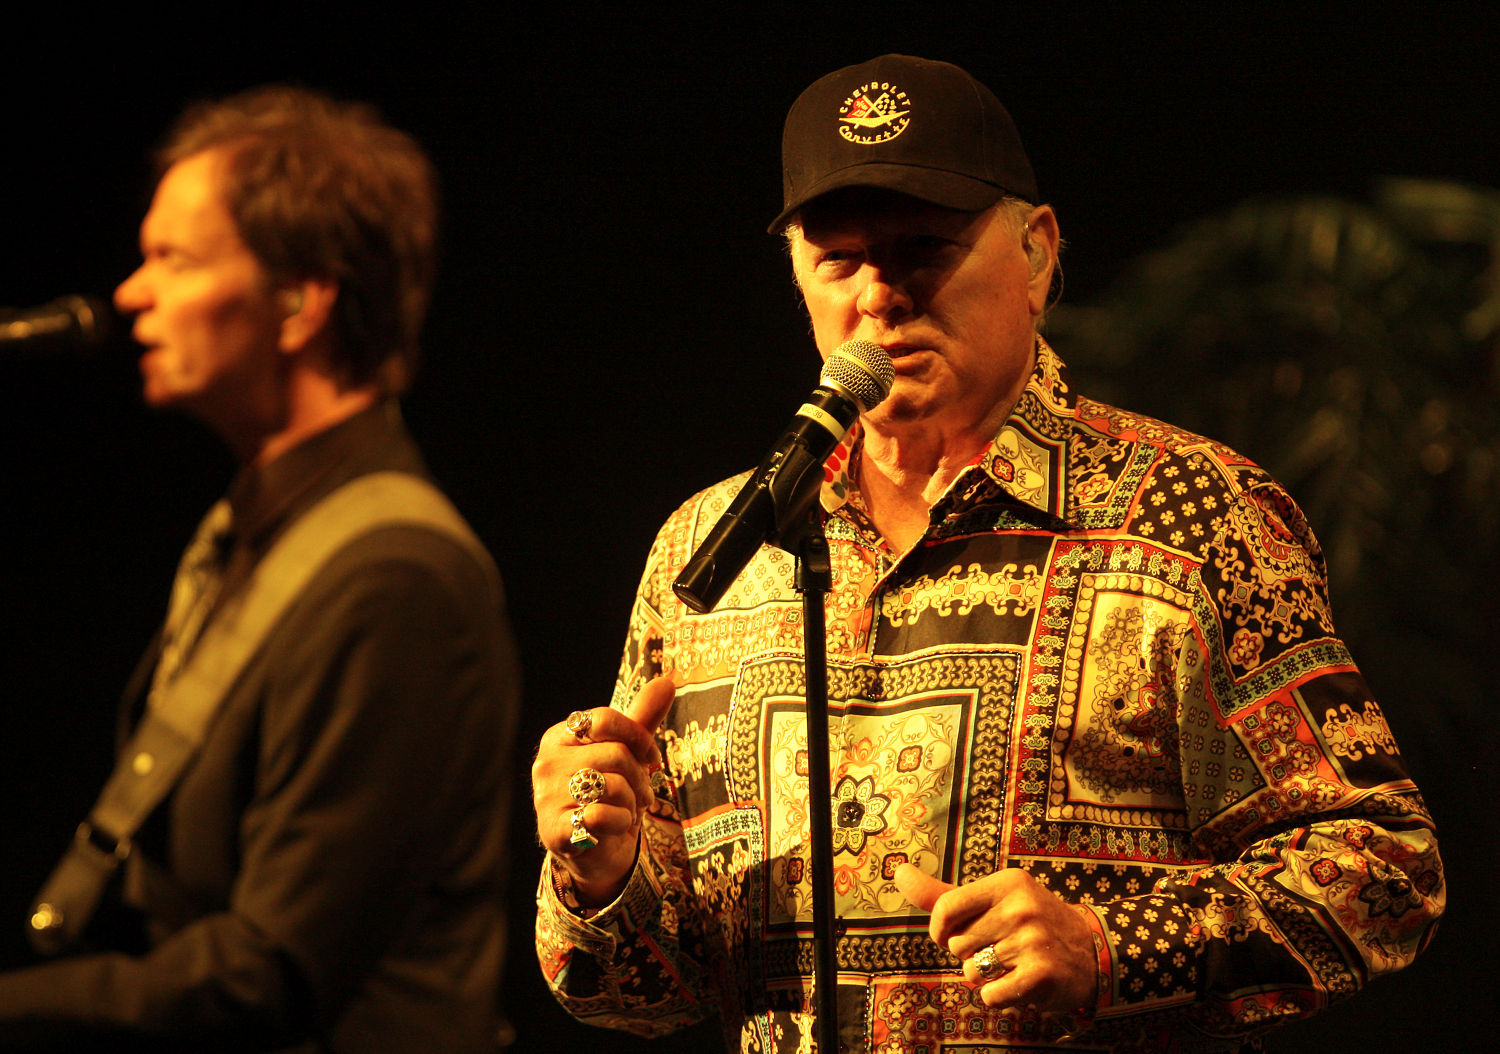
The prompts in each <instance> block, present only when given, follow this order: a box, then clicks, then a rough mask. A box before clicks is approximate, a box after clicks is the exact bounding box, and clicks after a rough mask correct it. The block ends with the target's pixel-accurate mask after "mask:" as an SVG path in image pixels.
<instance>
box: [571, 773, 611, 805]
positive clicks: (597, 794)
mask: <svg viewBox="0 0 1500 1054" xmlns="http://www.w3.org/2000/svg"><path fill="white" fill-rule="evenodd" d="M568 794H569V795H571V796H572V798H573V800H574V801H576V802H577V803H578V804H579V805H592V804H594V802H596V801H598V800H599V799H600V798H602V797H604V773H602V772H600V771H599V770H598V769H579V770H578V771H577V772H575V773H573V775H571V776H569V777H568Z"/></svg>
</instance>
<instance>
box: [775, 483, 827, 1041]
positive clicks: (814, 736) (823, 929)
mask: <svg viewBox="0 0 1500 1054" xmlns="http://www.w3.org/2000/svg"><path fill="white" fill-rule="evenodd" d="M818 513H819V510H818V507H817V503H816V502H813V503H812V508H811V509H809V510H808V512H807V516H806V519H805V520H804V521H803V522H802V524H801V525H800V526H797V527H794V528H793V529H792V530H791V531H789V532H783V533H782V535H781V537H780V538H779V539H778V541H777V542H776V544H777V546H778V547H780V548H782V549H785V550H787V551H788V552H790V553H792V555H793V556H795V557H796V560H797V565H796V566H797V574H796V588H797V592H799V593H801V594H802V654H803V661H804V664H805V666H806V671H807V672H806V714H807V805H808V808H807V818H808V827H809V832H808V833H809V837H810V838H811V839H812V852H811V856H812V859H811V861H810V863H811V871H812V891H813V1003H812V1008H813V1020H814V1022H815V1025H814V1027H815V1029H816V1036H817V1049H818V1051H819V1054H838V1050H839V1046H838V1035H839V1012H838V956H837V943H836V942H837V935H836V933H835V932H834V917H833V909H834V900H833V789H832V787H831V786H830V780H831V776H830V773H829V762H830V754H829V748H828V636H827V614H826V611H825V604H826V602H827V599H828V593H829V592H830V590H831V589H832V588H833V566H832V563H831V561H830V559H829V555H828V538H827V536H826V535H824V533H823V525H822V523H821V522H820V518H819V515H818Z"/></svg>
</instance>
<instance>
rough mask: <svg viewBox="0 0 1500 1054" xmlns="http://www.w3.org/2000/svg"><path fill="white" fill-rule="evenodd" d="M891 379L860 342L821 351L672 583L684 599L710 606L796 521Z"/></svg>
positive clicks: (887, 362)
mask: <svg viewBox="0 0 1500 1054" xmlns="http://www.w3.org/2000/svg"><path fill="white" fill-rule="evenodd" d="M895 379H896V370H895V367H893V366H892V365H891V357H890V356H889V355H888V354H886V351H885V349H884V348H882V347H881V346H880V345H878V344H871V343H870V342H869V341H867V340H849V341H845V342H844V343H843V344H840V345H839V346H838V348H837V349H836V350H835V351H834V353H833V354H832V355H830V356H828V361H826V362H824V363H823V372H822V373H821V374H820V375H819V377H818V387H817V388H815V389H813V393H812V395H810V396H808V400H807V402H805V403H803V404H802V406H801V407H799V408H798V410H797V416H796V417H794V418H792V423H791V425H789V426H788V427H787V429H786V431H784V432H783V433H782V434H781V438H780V439H778V440H777V441H776V445H775V446H773V447H772V448H771V452H770V453H769V454H767V455H766V457H765V459H764V460H763V461H761V463H760V465H759V467H757V468H756V470H755V471H754V472H752V473H751V474H750V479H749V481H748V482H746V484H745V485H744V487H742V488H741V489H740V492H739V494H738V495H737V496H736V497H735V499H734V501H733V502H732V503H731V504H730V506H729V509H728V511H726V512H725V513H724V515H723V516H721V517H720V518H719V522H718V523H717V524H715V525H714V529H713V530H712V531H710V532H709V534H708V537H707V538H706V539H705V540H704V542H703V544H702V545H700V546H699V547H698V551H697V552H696V553H694V554H693V558H692V559H691V560H689V561H688V562H687V566H686V567H684V568H683V569H682V573H681V574H680V575H678V576H677V580H676V581H675V582H673V583H672V592H674V593H676V594H677V596H678V597H679V598H680V599H681V600H682V602H683V603H685V604H687V606H688V607H690V608H692V609H693V610H694V611H697V612H699V613H703V612H708V611H712V610H713V609H714V607H715V606H717V605H718V603H719V601H720V600H722V599H723V597H724V593H725V592H726V591H727V590H728V589H729V586H730V584H731V583H732V582H734V580H735V579H736V578H738V577H739V574H740V572H741V571H743V570H744V569H745V565H746V564H748V563H749V562H750V558H751V557H752V556H754V555H755V551H756V550H757V549H759V548H760V546H761V543H762V542H770V543H772V544H773V545H774V544H776V543H777V539H778V538H779V537H780V536H781V534H782V532H783V531H786V530H788V529H789V528H795V527H797V526H800V525H801V523H802V522H803V521H804V519H805V516H806V514H807V511H808V509H809V508H810V507H811V506H812V502H813V501H814V500H815V499H816V498H817V495H818V489H819V487H820V486H821V485H822V482H823V463H824V462H825V461H827V460H828V456H829V455H830V454H832V453H833V450H834V447H836V446H838V444H839V440H841V439H843V438H844V436H845V435H846V434H847V433H848V431H849V428H850V426H852V425H853V424H854V419H855V418H856V417H858V416H859V415H860V412H861V411H867V410H872V409H874V408H875V407H876V406H877V405H878V404H879V403H880V401H881V400H882V399H884V398H885V397H886V396H887V395H889V394H890V391H891V384H892V382H894V381H895Z"/></svg>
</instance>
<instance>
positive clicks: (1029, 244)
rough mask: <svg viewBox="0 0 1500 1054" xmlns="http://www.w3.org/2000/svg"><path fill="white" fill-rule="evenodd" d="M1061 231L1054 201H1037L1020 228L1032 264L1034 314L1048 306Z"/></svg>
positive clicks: (1029, 286) (1029, 285) (1030, 294)
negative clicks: (1046, 202)
mask: <svg viewBox="0 0 1500 1054" xmlns="http://www.w3.org/2000/svg"><path fill="white" fill-rule="evenodd" d="M1061 244H1062V235H1061V234H1060V233H1059V232H1058V229H1057V215H1056V214H1055V213H1054V212H1053V211H1052V206H1051V205H1038V206H1037V207H1036V208H1035V209H1033V210H1032V212H1031V215H1030V216H1029V217H1028V218H1027V220H1026V226H1025V227H1024V228H1022V231H1021V248H1022V250H1023V251H1024V252H1025V253H1026V261H1027V263H1028V265H1029V266H1030V268H1031V280H1030V281H1029V282H1027V286H1026V287H1027V304H1028V306H1029V307H1030V309H1031V313H1032V315H1033V316H1040V315H1043V314H1045V313H1046V310H1047V294H1048V293H1049V292H1051V290H1052V273H1053V272H1054V271H1055V270H1057V250H1058V247H1059V246H1060V245H1061Z"/></svg>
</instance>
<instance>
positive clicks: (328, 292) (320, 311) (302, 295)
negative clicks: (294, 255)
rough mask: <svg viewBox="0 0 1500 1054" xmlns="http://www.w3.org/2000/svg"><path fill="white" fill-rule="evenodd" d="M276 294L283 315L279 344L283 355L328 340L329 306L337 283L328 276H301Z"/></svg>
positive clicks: (331, 322) (331, 310) (336, 289)
mask: <svg viewBox="0 0 1500 1054" xmlns="http://www.w3.org/2000/svg"><path fill="white" fill-rule="evenodd" d="M276 296H277V300H278V302H279V303H280V305H281V310H282V315H283V317H282V320H281V339H280V342H279V346H280V348H281V351H282V352H283V353H284V354H287V355H295V354H297V353H299V352H303V351H306V350H307V348H308V347H309V346H311V345H313V344H316V343H318V342H320V341H325V340H328V339H331V337H332V325H333V305H334V304H335V303H337V302H338V298H339V284H338V282H336V281H334V280H333V279H331V278H305V279H303V280H302V281H300V282H294V283H290V284H288V285H285V286H283V287H281V288H280V289H279V290H277V293H276Z"/></svg>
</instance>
